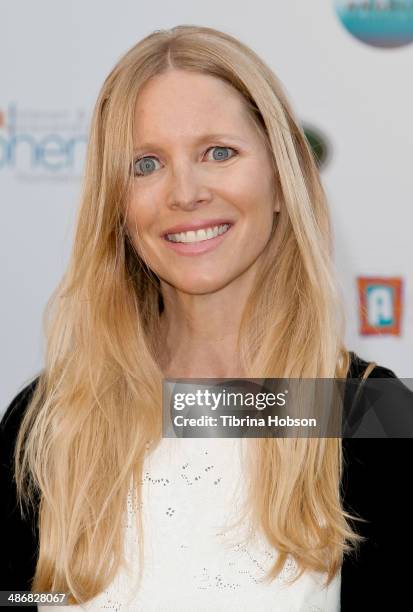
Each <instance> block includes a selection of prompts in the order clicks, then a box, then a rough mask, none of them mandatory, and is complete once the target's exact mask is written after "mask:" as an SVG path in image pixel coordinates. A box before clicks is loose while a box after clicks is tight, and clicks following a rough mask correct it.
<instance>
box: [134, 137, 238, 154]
mask: <svg viewBox="0 0 413 612" xmlns="http://www.w3.org/2000/svg"><path fill="white" fill-rule="evenodd" d="M226 139H229V140H233V141H235V142H242V143H245V144H246V143H247V141H246V140H244V139H242V138H239V136H235V135H232V134H223V133H218V132H215V133H212V134H201V135H200V136H198V137H197V138H195V139H194V141H193V144H194V145H198V144H202V143H203V142H206V141H208V140H226ZM147 149H159V150H162V147H161V146H159V145H155V144H153V143H151V142H143V143H142V144H140V145H139V146H137V147H135V148H134V150H133V152H134V153H141V152H143V151H146V150H147Z"/></svg>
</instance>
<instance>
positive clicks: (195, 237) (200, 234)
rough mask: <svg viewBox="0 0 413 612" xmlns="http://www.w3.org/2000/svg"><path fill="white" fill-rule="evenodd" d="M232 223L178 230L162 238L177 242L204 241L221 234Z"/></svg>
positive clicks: (193, 242) (192, 242)
mask: <svg viewBox="0 0 413 612" xmlns="http://www.w3.org/2000/svg"><path fill="white" fill-rule="evenodd" d="M231 225H232V223H223V224H222V225H216V226H214V227H208V228H202V229H200V230H197V231H188V232H179V233H177V234H165V236H164V238H165V240H167V241H168V242H174V243H178V244H197V243H199V242H206V241H207V240H212V239H213V238H217V237H218V236H221V235H222V234H225V233H226V232H227V231H228V230H229V228H230V227H231Z"/></svg>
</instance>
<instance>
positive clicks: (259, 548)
mask: <svg viewBox="0 0 413 612" xmlns="http://www.w3.org/2000/svg"><path fill="white" fill-rule="evenodd" d="M246 442H247V443H248V440H243V439H240V438H230V439H228V438H226V439H223V438H164V439H162V441H161V442H160V445H159V446H158V448H156V449H155V451H153V452H152V453H150V454H148V456H147V457H146V459H145V469H144V474H143V476H144V477H143V498H142V499H143V502H142V503H143V521H144V523H143V525H144V534H145V547H144V551H145V559H144V572H143V579H142V582H141V585H140V587H139V585H137V582H136V580H137V571H135V572H133V567H137V561H136V559H137V527H136V524H135V518H134V513H133V511H132V490H131V491H130V494H129V498H128V508H127V512H126V513H125V516H126V520H125V555H126V558H127V560H128V561H130V562H131V568H132V569H131V573H130V574H129V573H128V570H127V568H126V567H124V568H121V570H120V571H119V573H118V574H117V576H116V578H115V580H114V581H113V583H112V584H111V585H110V586H109V587H108V588H107V590H105V591H104V592H103V593H101V594H100V595H98V596H97V597H95V598H94V599H93V600H91V601H89V602H88V603H87V604H85V605H84V606H83V607H82V606H60V607H59V610H67V611H72V612H77V611H80V610H82V609H84V610H90V611H93V612H97V611H99V612H100V611H102V610H111V611H116V612H120V611H122V612H123V611H130V612H141V611H142V612H155V611H156V612H204V611H205V612H215V611H216V612H220V611H225V612H230V611H234V612H235V611H237V612H241V611H248V612H251V610H257V611H259V612H267V611H268V612H269V611H276V612H287V611H288V612H304V611H305V612H321V611H323V612H337V611H339V610H340V580H341V575H340V573H339V574H337V575H336V577H335V578H334V580H333V581H332V582H331V583H330V585H329V586H328V587H327V588H326V587H325V586H324V582H325V575H323V574H315V573H309V572H307V573H305V574H304V575H303V576H302V577H301V578H300V579H299V580H298V581H297V582H295V583H294V584H293V585H287V584H285V579H286V578H287V577H288V576H291V575H293V574H295V572H296V571H297V567H296V565H295V562H294V561H293V559H292V558H288V560H287V562H286V564H285V565H284V568H283V570H282V573H281V574H280V575H279V576H278V577H277V578H276V579H275V580H274V581H273V582H271V583H269V584H263V583H261V582H260V581H261V579H262V578H263V577H264V576H265V574H266V570H268V569H269V567H270V566H271V565H273V563H274V560H275V559H276V554H277V553H276V552H275V551H274V550H272V549H271V548H270V546H269V545H267V544H268V543H267V542H266V540H264V539H263V538H262V537H261V536H258V535H256V534H255V535H253V536H252V539H251V538H250V539H249V540H248V538H247V540H245V536H246V535H248V534H247V532H246V531H245V532H244V533H242V532H241V530H240V529H238V530H237V531H235V532H234V531H233V530H229V529H227V527H226V523H227V522H228V521H231V520H234V518H236V517H237V508H238V507H239V504H240V503H242V492H243V487H242V484H243V480H242V473H243V470H242V461H243V457H242V452H241V451H242V444H245V443H246ZM250 535H251V534H250ZM134 587H136V588H135V589H134ZM38 609H39V610H40V611H41V612H49V608H48V607H46V606H39V608H38Z"/></svg>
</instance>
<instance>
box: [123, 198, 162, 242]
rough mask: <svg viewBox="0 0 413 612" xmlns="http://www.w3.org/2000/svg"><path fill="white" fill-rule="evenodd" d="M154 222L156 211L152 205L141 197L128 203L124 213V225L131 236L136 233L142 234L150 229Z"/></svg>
mask: <svg viewBox="0 0 413 612" xmlns="http://www.w3.org/2000/svg"><path fill="white" fill-rule="evenodd" d="M155 220H156V211H155V208H154V206H153V204H150V203H149V201H146V200H145V198H143V197H139V198H138V197H135V198H133V199H132V200H131V201H130V202H129V206H128V210H127V213H126V224H127V227H128V230H129V232H131V234H132V235H133V234H134V233H136V231H139V232H142V231H144V230H145V229H146V228H148V227H150V226H151V225H152V223H153V222H154V221H155Z"/></svg>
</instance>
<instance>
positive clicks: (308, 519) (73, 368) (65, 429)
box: [15, 25, 362, 603]
mask: <svg viewBox="0 0 413 612" xmlns="http://www.w3.org/2000/svg"><path fill="white" fill-rule="evenodd" d="M174 68H175V69H180V70H188V71H196V72H198V73H202V74H207V75H212V76H214V77H216V78H218V79H222V80H223V81H224V82H226V83H229V84H230V85H232V87H233V88H235V90H237V91H238V92H240V93H241V94H242V96H243V99H244V101H245V106H246V109H247V110H248V113H249V115H250V117H251V118H252V119H253V121H254V123H255V125H256V127H257V129H258V130H259V131H260V134H262V135H263V137H264V140H265V143H266V146H268V150H269V151H270V152H271V155H272V159H273V168H274V175H275V177H276V183H277V185H278V191H279V194H280V196H279V197H281V202H282V204H281V211H280V213H279V214H278V215H277V218H276V222H275V223H274V226H273V232H272V234H271V237H270V240H269V243H268V245H267V248H266V250H265V260H264V262H263V265H262V268H261V270H260V273H259V276H258V277H257V279H256V285H255V288H254V290H253V291H252V293H251V296H250V298H249V300H248V302H247V304H246V307H245V310H244V312H243V317H242V322H241V326H240V333H239V351H240V355H241V359H242V364H243V366H244V371H247V372H248V374H249V375H250V376H251V377H257V378H272V377H273V378H283V377H297V378H299V377H303V378H305V377H308V378H318V377H323V378H333V377H339V378H345V377H346V375H347V372H348V369H349V365H350V356H349V353H348V351H347V350H346V348H345V347H344V345H343V340H342V338H343V334H344V325H345V323H344V320H345V317H344V312H343V306H342V304H341V297H340V293H339V291H338V289H337V287H336V284H335V275H334V270H333V268H332V264H331V248H332V232H331V223H330V219H329V212H328V207H327V204H326V197H325V193H324V191H323V188H322V185H321V182H320V177H319V172H318V169H317V167H316V164H315V161H314V158H313V155H312V153H311V150H310V148H309V145H308V144H307V141H306V138H305V136H304V134H303V131H302V129H301V128H300V127H299V124H298V121H297V120H296V119H295V117H294V114H293V111H292V109H291V107H290V105H289V103H288V101H287V99H286V97H285V94H284V92H283V89H282V87H281V85H280V82H279V81H278V79H277V77H276V76H275V75H274V73H273V72H272V71H271V69H270V68H269V67H268V66H267V65H266V64H265V63H264V62H263V61H262V60H261V59H260V58H259V57H258V56H257V55H256V54H255V53H254V52H253V51H252V50H251V49H249V48H248V47H247V46H245V45H244V44H242V43H241V42H239V41H238V40H236V39H235V38H233V37H232V36H230V35H228V34H225V33H222V32H219V31H217V30H214V29H212V28H207V27H198V26H189V25H180V26H177V27H174V28H172V29H171V30H166V31H165V30H156V31H154V32H153V33H151V34H150V35H148V36H146V37H145V38H144V39H143V40H141V41H140V42H139V43H138V44H136V45H135V46H134V47H132V48H131V49H130V50H129V51H128V52H127V53H126V54H125V55H124V56H123V57H122V58H121V59H120V60H119V62H118V63H117V64H116V66H115V67H114V68H113V69H112V71H111V72H110V74H109V75H108V77H107V78H106V80H105V82H104V84H103V86H102V89H101V91H100V94H99V96H98V99H97V102H96V105H95V108H94V113H93V118H92V123H91V129H90V136H89V144H88V151H87V160H86V168H85V177H84V181H83V189H82V196H81V202H80V206H79V211H78V216H77V222H76V231H75V237H74V243H73V249H72V253H71V257H70V261H69V265H68V268H67V270H66V271H65V273H64V275H63V278H62V280H61V282H60V283H59V285H58V287H57V288H56V290H55V291H54V293H53V294H52V296H51V298H50V299H49V302H48V304H47V307H46V310H45V313H44V331H45V335H46V338H47V346H46V356H45V367H44V369H43V370H42V371H41V373H40V376H39V380H38V384H37V386H36V389H35V392H34V395H33V397H32V399H31V401H30V403H29V406H28V409H27V411H26V414H25V417H24V419H23V422H22V425H21V428H20V431H19V435H18V440H17V445H16V457H15V459H16V464H15V469H16V482H17V487H18V493H19V496H20V505H21V506H20V507H21V510H22V512H24V508H23V500H25V501H26V502H27V504H29V503H32V504H35V503H36V501H35V500H36V499H38V502H39V505H38V511H39V540H40V547H39V556H38V562H37V567H36V572H35V576H34V579H33V583H32V589H33V590H34V591H59V592H68V593H70V594H71V597H70V601H71V602H72V603H83V602H86V601H88V600H90V599H92V598H93V597H95V596H96V595H97V594H99V593H100V592H102V591H103V590H104V589H105V588H106V587H107V586H108V585H109V584H110V582H111V581H112V580H113V579H114V577H115V575H116V573H117V571H118V569H119V568H120V566H121V564H122V563H123V561H124V557H123V553H124V551H123V522H122V521H123V516H124V511H125V504H126V499H127V495H128V491H129V486H130V483H131V482H132V483H133V488H134V490H135V491H136V494H137V497H136V500H135V501H136V505H135V509H136V511H137V517H138V527H139V534H140V538H139V543H140V546H139V548H140V567H139V572H140V575H141V572H142V566H143V562H142V559H143V544H142V543H143V536H144V534H143V529H142V520H141V516H140V510H139V508H140V505H141V498H142V496H141V484H142V468H143V461H144V458H145V454H146V453H147V452H148V449H149V448H150V445H151V444H152V448H155V447H156V446H157V444H158V443H159V442H160V440H161V439H162V433H161V432H162V429H161V388H162V379H163V375H162V371H161V369H160V366H159V365H158V353H157V350H158V349H157V338H158V337H159V324H160V315H161V312H162V307H163V302H162V295H161V292H160V283H159V279H158V278H157V277H156V275H155V274H154V273H153V272H152V271H151V270H150V269H149V268H148V266H147V265H146V263H145V262H144V261H143V260H142V259H141V258H140V257H139V256H138V255H137V253H136V252H135V249H134V248H133V247H132V244H131V241H130V240H129V238H128V235H127V232H126V229H125V210H126V206H127V201H128V194H129V193H130V189H131V184H132V181H133V177H132V176H131V172H130V166H131V162H132V160H133V141H132V134H133V116H134V108H135V103H136V99H137V96H139V92H140V90H141V88H142V87H143V86H144V85H145V83H146V82H147V81H148V79H150V78H151V77H154V76H156V75H159V74H162V73H164V72H166V71H168V70H171V69H174ZM251 448H253V453H252V457H253V461H251V464H250V467H251V469H250V471H249V473H245V484H246V490H247V491H248V492H249V494H248V512H249V514H250V518H251V521H252V524H253V525H255V526H256V528H259V529H261V530H262V531H263V533H264V534H265V536H266V537H267V539H268V541H269V543H270V544H271V546H273V547H274V548H275V549H277V550H278V552H279V555H278V557H277V561H276V562H275V563H274V566H273V567H272V568H271V571H270V572H269V574H268V576H267V579H268V580H270V581H271V580H272V579H273V578H275V577H276V576H277V575H278V573H279V572H280V571H281V569H282V567H283V566H284V563H285V561H286V559H287V556H288V555H289V554H291V555H293V556H294V558H295V559H296V560H297V562H298V564H299V568H300V573H299V576H300V575H302V573H303V572H304V571H306V570H314V571H320V572H326V573H327V583H329V582H330V581H331V580H332V579H333V577H334V576H335V575H336V573H337V572H338V571H339V569H340V568H341V564H342V561H343V555H344V554H345V553H346V552H348V551H350V550H352V549H353V547H354V548H357V545H358V542H359V541H360V540H361V539H362V538H361V537H360V536H359V535H358V534H357V533H356V532H355V531H353V529H352V528H351V526H350V523H349V522H348V519H353V518H355V517H352V516H351V515H349V514H347V513H346V512H345V511H344V509H343V506H342V500H341V490H340V489H341V487H340V481H341V476H342V464H343V456H342V444H341V440H340V439H338V438H321V439H316V438H308V439H306V438H301V439H280V438H260V439H255V440H254V444H251ZM320 516H321V517H322V518H323V521H322V522H321V523H320V520H319V519H320ZM356 520H357V519H356ZM297 577H298V576H297ZM295 579H296V578H295ZM295 579H294V580H295Z"/></svg>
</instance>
